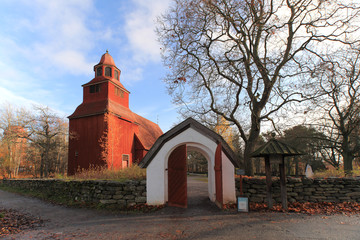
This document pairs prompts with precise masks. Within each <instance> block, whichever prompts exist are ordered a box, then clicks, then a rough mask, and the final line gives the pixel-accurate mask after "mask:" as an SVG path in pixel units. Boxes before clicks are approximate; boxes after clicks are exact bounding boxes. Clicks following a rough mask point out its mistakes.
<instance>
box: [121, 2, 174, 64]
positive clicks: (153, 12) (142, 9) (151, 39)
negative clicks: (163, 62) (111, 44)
mask: <svg viewBox="0 0 360 240" xmlns="http://www.w3.org/2000/svg"><path fill="white" fill-rule="evenodd" d="M169 2H170V1H169V0H153V1H148V0H133V4H134V5H135V6H134V7H133V8H132V9H133V10H132V11H130V12H129V13H128V14H127V15H126V17H125V34H126V36H127V38H128V41H129V44H130V47H131V50H132V51H133V53H134V58H135V60H136V61H137V62H144V61H145V62H147V61H149V60H150V61H159V60H160V45H159V43H158V42H157V36H156V33H155V31H154V30H155V20H156V18H157V17H158V16H159V15H160V14H161V13H163V12H164V11H165V10H166V9H167V8H168V5H169Z"/></svg>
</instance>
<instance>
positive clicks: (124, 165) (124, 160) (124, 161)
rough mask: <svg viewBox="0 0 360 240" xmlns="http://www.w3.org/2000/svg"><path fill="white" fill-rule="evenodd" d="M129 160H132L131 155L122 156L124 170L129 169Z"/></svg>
mask: <svg viewBox="0 0 360 240" xmlns="http://www.w3.org/2000/svg"><path fill="white" fill-rule="evenodd" d="M129 159H130V156H129V154H123V155H122V163H123V164H122V166H123V168H124V167H125V168H126V167H129Z"/></svg>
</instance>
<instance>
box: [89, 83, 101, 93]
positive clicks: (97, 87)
mask: <svg viewBox="0 0 360 240" xmlns="http://www.w3.org/2000/svg"><path fill="white" fill-rule="evenodd" d="M97 92H100V84H95V85H91V86H90V93H97Z"/></svg>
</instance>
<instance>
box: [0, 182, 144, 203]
mask: <svg viewBox="0 0 360 240" xmlns="http://www.w3.org/2000/svg"><path fill="white" fill-rule="evenodd" d="M2 184H3V185H4V186H9V187H15V188H20V189H25V190H33V191H40V192H42V193H43V194H47V196H66V197H68V198H69V199H72V200H73V201H80V202H86V203H96V204H103V205H107V206H109V205H116V207H118V208H122V207H130V206H134V205H136V204H141V203H146V181H145V180H143V181H135V180H128V181H125V182H116V181H105V180H104V181H100V180H99V181H66V180H32V179H30V180H29V179H18V180H2Z"/></svg>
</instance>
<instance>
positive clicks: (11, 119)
mask: <svg viewBox="0 0 360 240" xmlns="http://www.w3.org/2000/svg"><path fill="white" fill-rule="evenodd" d="M20 119H22V114H21V110H16V109H14V108H13V107H12V106H11V105H10V104H4V105H3V108H2V111H1V113H0V131H1V133H2V137H1V143H0V151H1V153H0V155H1V157H0V159H1V166H2V168H3V170H5V171H6V172H7V174H8V176H9V178H12V177H17V175H18V173H19V168H20V164H21V163H22V162H23V160H24V157H25V151H26V141H25V140H24V138H23V137H24V136H25V135H26V134H25V130H24V129H23V128H22V127H21V126H19V124H18V121H19V120H20Z"/></svg>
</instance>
